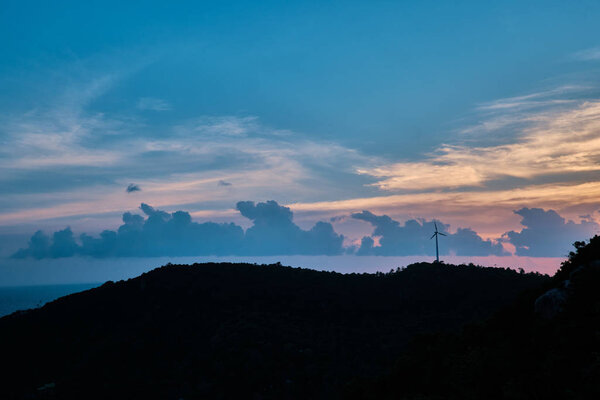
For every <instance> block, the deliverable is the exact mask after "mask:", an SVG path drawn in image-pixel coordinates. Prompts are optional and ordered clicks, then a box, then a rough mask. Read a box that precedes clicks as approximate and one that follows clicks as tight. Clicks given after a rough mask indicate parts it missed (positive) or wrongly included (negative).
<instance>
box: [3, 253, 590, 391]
mask: <svg viewBox="0 0 600 400" xmlns="http://www.w3.org/2000/svg"><path fill="white" fill-rule="evenodd" d="M580 251H583V250H582V249H580ZM573 258H576V255H574V256H573ZM586 262H588V261H586ZM571 263H574V264H573V265H575V266H577V265H579V264H582V265H583V261H582V262H581V263H579V262H578V261H571ZM589 263H591V261H590V262H588V264H589ZM586 265H587V264H586ZM594 265H595V264H594ZM574 268H575V267H573V266H571V265H568V266H566V267H563V271H562V272H561V273H562V275H560V274H561V273H559V274H558V275H557V277H554V278H552V279H551V278H549V277H547V276H542V275H539V274H523V273H518V272H515V271H512V270H507V269H501V268H482V267H476V266H473V265H469V266H467V265H461V266H453V265H444V264H427V263H421V264H414V265H411V266H409V267H407V268H405V269H403V270H401V271H396V272H391V273H388V274H348V275H344V274H339V273H332V272H318V271H313V270H307V269H299V268H289V267H283V266H281V265H278V264H277V265H250V264H195V265H189V266H188V265H167V266H164V267H162V268H158V269H156V270H153V271H151V272H148V273H146V274H143V275H141V276H140V277H137V278H135V279H130V280H128V281H121V282H117V283H113V282H108V283H106V284H104V285H103V286H101V287H99V288H95V289H91V290H88V291H85V292H81V293H78V294H73V295H70V296H66V297H63V298H61V299H58V300H56V301H54V302H52V303H49V304H47V305H46V306H44V307H43V308H41V309H36V310H30V311H26V312H18V313H15V314H12V315H10V316H7V317H4V318H2V319H0V350H1V357H2V358H1V360H2V364H3V367H4V368H3V369H4V372H3V373H2V375H1V378H0V379H1V381H0V398H3V399H4V398H8V399H10V398H17V399H21V398H73V399H90V398H132V399H148V398H160V399H180V398H183V399H192V398H255V399H262V398H340V397H356V398H363V397H366V398H385V397H390V398H404V397H406V398H415V399H416V398H419V399H424V398H485V397H486V396H483V397H482V396H480V395H481V394H482V393H484V392H485V393H486V394H491V395H490V396H487V397H488V398H538V397H528V396H527V395H528V393H523V392H522V390H524V389H527V388H528V387H529V386H523V384H522V382H521V381H523V380H527V379H529V377H530V376H535V379H540V380H539V382H540V383H546V382H547V380H544V379H546V378H549V377H550V375H548V374H553V373H558V372H563V369H567V370H568V371H567V372H569V374H570V375H569V374H567V375H564V379H565V380H568V379H569V380H571V379H575V378H576V379H577V382H583V383H581V384H585V382H587V381H586V379H587V376H588V375H589V376H597V372H598V371H597V369H598V365H599V364H598V357H599V356H598V355H599V354H600V353H598V352H597V351H598V350H599V348H598V346H597V344H598V330H597V327H598V325H597V324H596V325H593V324H595V323H597V322H598V319H597V316H598V297H597V292H598V291H597V290H595V292H594V293H596V294H595V296H596V297H594V299H595V300H594V301H596V303H594V304H595V305H594V304H591V303H589V301H590V299H588V298H587V297H585V296H588V294H586V293H588V292H589V291H592V288H590V287H588V286H589V285H590V284H591V283H589V282H591V280H592V279H596V281H594V282H596V283H597V281H598V267H597V266H589V267H586V269H584V270H583V272H582V271H581V269H580V270H579V271H580V272H579V274H580V275H577V276H581V278H578V279H576V278H573V277H571V282H572V284H571V286H570V288H571V289H568V290H571V291H572V292H573V293H575V294H573V295H572V296H571V297H569V299H568V302H567V303H566V306H564V307H563V305H562V303H561V307H563V308H564V311H562V312H561V313H559V314H558V315H555V314H556V313H555V312H554V311H553V309H552V308H551V307H550V309H546V310H545V311H544V310H542V311H543V312H545V313H546V314H548V315H549V316H548V315H545V316H544V317H542V316H540V315H538V314H539V312H540V311H539V310H538V314H534V301H535V299H536V298H537V297H539V296H540V295H541V294H543V293H544V292H545V291H547V290H549V289H551V288H552V287H558V286H560V285H563V283H561V282H562V281H563V280H564V279H569V277H570V276H571V275H572V272H573V271H571V270H574ZM590 271H591V272H590ZM589 274H591V275H590V276H591V278H590V277H588V275H589ZM594 274H595V275H594ZM586 285H587V286H586ZM597 287H598V286H597V285H596V286H595V288H597ZM565 293H566V292H565ZM578 293H584V294H583V295H582V296H584V297H581V296H579V295H578ZM578 296H579V297H578ZM565 298H566V297H565ZM515 301H517V303H516V305H513V306H512V307H510V308H507V307H508V306H509V305H511V304H514V302H515ZM546 303H548V302H546ZM550 303H552V302H550ZM552 304H553V303H552ZM594 307H595V308H594ZM501 309H503V310H504V311H502V312H501V313H500V314H498V315H497V316H496V317H494V318H492V319H491V320H489V321H488V322H485V323H484V324H475V323H476V322H478V321H486V320H488V319H489V317H490V316H492V314H494V313H495V312H497V311H498V310H501ZM590 315H591V317H590ZM588 317H589V318H596V319H595V320H593V321H592V320H591V319H589V318H588ZM465 324H472V325H470V327H469V328H468V329H466V330H465V331H464V332H463V331H462V327H463V326H465ZM594 329H595V330H594ZM461 332H462V333H461ZM578 332H580V336H581V337H579V336H578V335H579V333H578ZM594 334H595V335H596V336H594ZM564 335H566V336H564ZM415 337H416V339H414V338H415ZM409 343H410V344H409ZM594 346H595V347H594ZM594 349H595V350H594ZM567 350H568V351H567ZM592 350H594V351H596V353H593V352H592ZM565 352H566V353H567V354H571V353H573V354H575V355H574V356H573V357H571V358H569V357H568V356H567V355H566V354H564V353H565ZM583 353H585V354H586V357H584V358H585V360H582V359H581V357H582V356H581V354H583ZM563 357H567V359H565V358H563ZM594 357H595V358H594ZM594 363H595V364H594ZM575 364H576V365H575ZM574 365H575V366H574ZM539 368H543V371H539V370H538V369H539ZM572 368H575V369H572ZM582 368H588V369H589V370H588V369H586V370H585V371H582V370H581V369H582ZM594 368H596V369H595V370H594ZM532 374H533V375H532ZM585 374H588V375H585ZM590 374H591V375H590ZM594 374H596V375H594ZM561 379H563V378H562V375H561ZM573 382H575V381H573ZM487 384H490V385H495V386H496V389H495V390H492V391H491V392H489V393H488V392H487V391H486V390H487V389H486V387H487V386H486V385H487ZM578 384H579V383H578ZM555 386H560V387H561V388H564V385H563V386H561V383H560V382H556V385H555ZM511 390H514V392H515V393H516V394H517V395H515V396H513V397H511V393H512V392H511ZM574 393H576V394H577V392H574ZM505 394H506V396H504V395H505ZM519 395H520V397H519ZM502 396H504V397H502ZM573 398H577V397H573Z"/></svg>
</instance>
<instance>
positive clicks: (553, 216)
mask: <svg viewBox="0 0 600 400" xmlns="http://www.w3.org/2000/svg"><path fill="white" fill-rule="evenodd" d="M515 214H517V215H520V216H521V217H522V219H521V225H523V226H524V228H523V229H521V231H519V232H516V231H509V232H506V233H505V234H504V235H503V239H504V240H505V241H506V242H508V243H511V244H512V245H514V246H515V248H516V254H517V255H518V256H532V257H564V256H566V255H567V254H568V252H569V251H570V250H571V244H572V243H574V242H575V241H579V240H587V239H589V238H590V237H592V236H594V235H596V234H598V233H600V225H598V224H597V223H596V222H595V221H593V220H592V219H591V218H590V216H583V217H582V219H581V221H580V222H579V223H577V222H573V221H570V220H569V221H567V220H565V219H564V218H563V217H561V216H560V215H559V214H558V213H557V212H556V211H554V210H544V209H541V208H522V209H520V210H517V211H515Z"/></svg>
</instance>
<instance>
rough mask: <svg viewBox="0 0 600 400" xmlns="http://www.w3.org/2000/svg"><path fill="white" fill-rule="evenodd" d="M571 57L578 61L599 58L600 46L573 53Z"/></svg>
mask: <svg viewBox="0 0 600 400" xmlns="http://www.w3.org/2000/svg"><path fill="white" fill-rule="evenodd" d="M573 58H574V59H575V60H579V61H594V60H600V47H592V48H589V49H585V50H581V51H578V52H576V53H574V54H573Z"/></svg>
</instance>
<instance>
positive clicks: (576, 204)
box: [0, 0, 600, 265]
mask: <svg viewBox="0 0 600 400" xmlns="http://www.w3.org/2000/svg"><path fill="white" fill-rule="evenodd" d="M599 15H600V2H594V1H574V2H564V1H556V2H553V1H540V2H523V1H514V2H512V1H502V2H491V3H490V2H477V1H457V2H438V1H432V2H429V1H420V2H410V3H409V2H399V1H398V2H378V1H374V2H348V1H346V2H324V1H318V2H296V1H291V2H189V3H185V2H182V3H179V2H178V3H177V4H175V3H169V2H156V4H153V3H151V2H123V1H119V2H111V1H106V0H105V1H101V2H88V1H86V2H72V3H66V2H64V3H63V2H29V1H9V0H5V1H3V2H2V4H1V5H0V35H1V36H2V38H3V39H2V40H1V41H0V54H2V57H0V142H1V144H2V146H0V192H1V193H2V195H1V196H0V239H1V241H0V257H3V258H2V259H0V264H2V263H5V264H6V265H8V264H10V263H11V262H13V261H10V260H11V258H10V257H11V256H15V254H16V252H17V250H18V249H24V251H22V252H21V253H19V254H20V257H21V258H22V259H29V261H28V262H29V263H35V262H36V261H35V259H36V258H37V259H44V258H60V257H71V256H78V257H83V258H86V257H92V258H93V257H96V256H98V254H100V253H99V252H100V250H98V249H99V247H98V246H100V244H98V243H100V242H94V243H96V244H94V245H93V246H96V247H94V249H95V250H89V251H88V250H85V249H86V244H85V243H83V242H82V239H81V237H80V235H81V234H82V233H86V234H87V235H89V236H91V237H93V238H98V237H99V236H98V235H99V234H100V232H102V231H103V230H111V231H114V232H117V230H118V229H119V226H121V225H123V226H127V227H129V226H130V225H131V226H134V225H135V224H137V223H138V222H135V221H138V220H135V221H134V220H131V221H134V222H131V223H130V225H128V222H127V221H125V219H126V218H124V217H123V216H122V215H123V213H126V212H129V213H131V215H140V216H142V217H140V218H148V221H149V220H150V219H151V218H152V216H153V215H155V218H157V220H160V221H162V222H161V223H164V224H168V223H172V225H173V224H175V222H173V221H175V220H176V219H177V218H179V216H181V215H184V214H185V213H183V214H178V216H175V214H174V213H175V212H176V211H185V212H188V213H189V215H190V216H191V221H193V222H195V223H198V224H197V225H194V224H193V222H189V221H187V220H185V221H183V220H181V221H183V222H181V223H182V224H184V225H185V224H188V225H189V224H192V225H189V226H194V227H198V226H200V227H207V226H208V225H206V226H205V225H201V224H203V223H205V222H209V221H210V222H216V223H219V224H221V223H230V222H231V223H233V224H234V225H235V226H236V227H237V226H239V227H241V228H242V229H243V230H245V229H248V228H251V227H254V228H255V229H254V230H253V231H252V232H253V233H252V234H255V235H256V237H255V238H254V239H253V240H255V241H256V243H259V244H256V246H255V247H252V246H250V244H248V243H255V242H248V240H250V234H248V237H247V238H246V239H244V240H246V242H244V243H245V244H243V245H242V244H238V245H236V246H238V247H236V249H238V248H239V249H241V248H244V249H246V248H247V249H250V248H253V249H255V250H256V249H259V248H260V249H263V248H262V247H260V246H263V243H264V242H265V241H266V242H269V243H274V240H275V239H274V238H276V237H287V236H286V235H288V233H289V235H292V236H290V237H289V242H290V243H291V242H294V243H296V244H298V243H299V240H300V239H298V237H299V236H294V235H304V236H302V238H305V239H302V240H300V241H303V240H306V244H302V245H299V244H298V246H300V247H298V248H295V247H294V248H291V247H289V245H288V242H285V240H287V239H285V240H284V239H282V240H284V242H282V244H281V245H280V246H279V245H275V244H273V246H272V247H268V248H267V247H265V248H264V250H260V251H259V250H256V251H254V252H253V251H251V250H244V251H242V250H235V251H233V250H229V248H227V249H228V250H223V251H222V252H221V253H218V254H214V255H219V254H221V255H227V254H229V253H231V254H232V255H236V256H246V255H247V256H251V255H253V254H254V255H259V256H262V255H265V256H266V255H269V256H271V255H278V254H279V253H281V254H282V255H285V254H304V255H328V254H329V255H332V254H342V253H343V254H345V255H346V256H349V255H352V256H356V257H359V255H361V254H363V255H370V256H377V255H380V256H386V255H387V256H409V255H411V256H412V255H418V253H419V251H421V253H422V254H423V255H429V256H430V255H431V251H433V249H432V248H431V246H430V245H431V242H429V241H428V239H429V237H428V236H429V235H430V234H429V232H431V229H430V228H431V226H432V225H431V224H432V221H433V220H435V221H439V222H438V223H439V224H440V225H441V226H443V229H444V230H445V231H447V232H448V233H451V234H452V235H453V236H452V237H451V239H449V240H450V241H448V242H446V244H447V247H446V250H445V251H446V253H449V254H451V255H461V254H462V255H464V256H478V257H482V256H483V257H485V256H490V257H502V256H506V257H509V258H510V259H511V260H513V261H514V260H515V259H517V258H515V256H523V257H540V259H541V258H543V257H558V258H560V257H564V255H566V254H567V252H568V251H569V246H570V243H572V242H573V241H574V240H584V239H587V238H589V237H590V236H591V235H593V234H595V233H597V232H599V231H600V225H598V223H600V213H598V210H600V39H599V38H600V24H598V16H599ZM269 200H273V201H274V202H270V203H266V202H267V201H269ZM248 201H249V202H255V203H254V204H252V203H240V204H241V206H240V205H239V204H238V202H248ZM142 203H144V204H146V205H149V206H150V208H145V209H140V205H141V204H142ZM263 206H264V208H261V207H263ZM285 207H288V208H289V210H288V211H286V208H285ZM142 208H143V207H142ZM159 210H162V211H164V212H165V213H163V214H155V213H159V212H160V211H159ZM363 211H364V212H363ZM292 213H293V216H292ZM128 215H129V214H128ZM384 216H388V217H389V218H388V217H384ZM132 218H133V217H132ZM161 218H162V219H161ZM181 218H184V219H185V218H187V217H185V216H184V217H181ZM386 218H387V219H386ZM140 221H142V220H140ZM169 221H170V222H169ZM177 221H179V220H177ZM319 221H321V223H320V224H317V226H315V224H316V223H317V222H319ZM407 221H408V222H407ZM140 223H143V221H142V222H140ZM177 223H179V222H177ZM412 223H414V224H417V225H418V226H417V225H411V224H412ZM188 225H185V226H188ZM136 226H137V225H136ZM140 226H141V225H140ZM157 226H158V225H157ZM161 226H162V225H161ZM166 226H167V225H165V227H166ZM178 226H180V225H177V224H175V225H173V226H171V225H169V228H168V229H173V232H188V231H187V230H180V231H177V230H178V229H179V228H177V227H178ZM181 226H183V225H181ZM223 226H225V225H223ZM281 226H284V228H281ZM313 226H315V228H317V229H316V230H315V229H313ZM329 226H330V227H331V228H332V231H331V232H330V231H329V230H328V229H329ZM67 227H69V228H70V232H72V234H73V238H74V239H73V240H75V242H76V244H77V246H78V247H77V249H76V250H73V251H67V250H65V251H66V252H63V253H60V252H53V251H54V250H44V251H46V252H45V253H43V252H42V253H35V251H36V250H35V248H34V247H35V246H36V244H35V243H33V244H32V242H31V241H30V237H31V236H32V235H33V234H34V233H35V232H36V231H38V230H42V231H43V232H44V234H45V235H47V238H48V240H50V242H48V243H49V244H48V246H52V240H56V241H59V240H62V239H61V237H62V236H60V235H59V236H58V237H56V238H55V239H52V235H53V233H54V232H55V231H61V230H64V229H65V228H67ZM127 229H129V228H127ZM136 229H137V228H136ZM140 229H142V228H140ZM148 229H150V228H148ZM156 229H157V231H156V232H163V233H164V232H166V230H168V229H167V228H160V229H159V228H156ZM182 229H183V228H182ZM185 229H188V228H185ZM190 229H192V228H190ZM193 229H196V228H193ZM202 229H204V228H197V235H198V240H199V241H202V240H204V239H203V238H204V236H202V235H205V234H206V233H203V232H205V231H203V230H202ZM232 229H234V230H235V229H237V228H232ZM261 229H262V230H261ZM311 229H313V230H311ZM305 231H306V232H308V233H302V232H305ZM317 231H318V232H317ZM148 232H149V233H148ZM152 232H154V231H152ZM152 232H151V231H150V230H148V231H147V235H146V234H145V235H146V236H140V238H142V239H139V240H156V241H157V242H156V243H162V242H160V240H162V239H160V238H159V239H157V238H156V235H160V234H159V233H157V234H156V235H155V236H152V235H151V233H152ZM189 232H192V231H189ZM189 232H188V233H186V235H188V236H189V235H192V233H189ZM194 232H196V230H194ZM231 232H233V233H231V234H232V235H237V233H235V232H237V231H235V232H234V231H231ZM290 232H291V233H290ZM298 232H300V233H298ZM315 232H316V233H315ZM415 232H418V234H417V233H415ZM67 233H68V232H67ZM313 233H314V235H313ZM161 234H162V233H161ZM194 234H196V233H194ZM242 234H243V233H242ZM66 235H67V234H66ZM172 235H176V233H172ZM228 235H229V233H228ZM311 235H313V236H311ZM341 235H343V237H342V236H341ZM415 235H416V236H415ZM419 235H424V236H423V237H424V239H423V238H422V237H421V236H419ZM67 236H68V235H67ZM417 236H418V240H417V241H411V240H412V239H414V238H415V237H417ZM425 236H427V237H425ZM65 237H66V236H65ZM150 237H152V238H153V239H148V238H150ZM324 237H327V238H328V239H323V238H324ZM40 238H42V236H40ZM223 238H224V239H223V240H230V236H223ZM329 239H331V240H332V241H331V245H330V244H328V243H330V242H329V241H328V240H329ZM442 239H445V238H442ZM40 240H41V239H40ZM69 240H70V239H69ZM98 240H101V239H98ZM102 240H104V239H102ZM107 240H108V239H107ZM115 240H125V239H122V238H121V236H119V238H118V239H115ZM128 240H129V239H128ZM136 240H137V239H136ZM215 240H216V239H215ZM219 240H220V239H219ZM231 240H233V239H231ZM240 240H241V239H240ZM419 240H420V241H419ZM423 240H425V242H423ZM452 240H454V241H452ZM422 242H423V243H424V244H422ZM90 243H91V242H90ZM106 243H108V242H102V243H101V245H102V246H104V244H106ZM153 243H155V242H148V246H150V247H154V244H153ZM240 243H241V242H240ZM302 243H304V242H302ZM469 243H471V244H472V245H471V244H469ZM296 244H294V246H295V245H296ZM559 244H560V245H559ZM90 246H92V245H90ZM123 246H125V244H123ZM190 246H193V243H192V244H190ZM232 246H233V245H232ZM239 246H241V247H239ZM244 246H246V247H244ZM257 246H258V247H257ZM302 246H304V247H302ZM319 246H320V247H319ZM328 246H329V247H328ZM331 246H333V247H331ZM336 246H337V247H336ZM407 246H410V249H413V250H414V251H409V250H406V249H407V248H408V247H407ZM55 247H56V246H55ZM80 247H81V249H84V250H81V249H80ZM167 247H168V246H167ZM50 248H51V247H48V249H50ZM421 248H423V249H426V250H419V249H421ZM27 249H29V250H27ZM90 249H91V247H90ZM111 249H112V248H111ZM140 249H141V247H140ZM211 249H212V248H211ZM319 249H321V250H319ZM331 249H334V250H331ZM335 249H337V250H335ZM330 250H331V251H330ZM40 251H41V250H40ZM56 251H58V250H56ZM86 251H88V252H87V253H86ZM107 251H108V250H107ZM169 251H171V250H169ZM169 251H167V253H168V254H159V253H152V254H150V253H148V254H146V253H144V252H143V251H142V250H139V251H138V252H137V253H135V254H133V253H132V254H131V255H135V256H168V255H171V254H173V255H181V256H183V255H185V256H194V255H195V254H193V251H192V252H190V251H189V249H187V248H186V249H185V251H183V252H182V253H181V252H179V253H178V252H177V251H175V253H173V252H171V253H169ZM178 251H179V250H178ZM361 251H362V253H361ZM206 252H208V253H210V252H212V250H206ZM34 253H35V254H38V256H34ZM126 253H127V252H126V251H124V250H119V251H117V250H110V252H108V253H106V254H103V255H105V256H110V257H120V256H124V255H128V254H126ZM180 253H181V254H180ZM184 253H185V254H184ZM208 253H207V254H208ZM511 254H512V256H511ZM198 255H204V254H198ZM365 260H366V258H365ZM513 261H511V262H513ZM40 262H41V261H40ZM528 262H529V261H528ZM553 262H554V263H555V264H556V261H553ZM11 265H12V264H11Z"/></svg>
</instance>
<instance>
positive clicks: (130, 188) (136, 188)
mask: <svg viewBox="0 0 600 400" xmlns="http://www.w3.org/2000/svg"><path fill="white" fill-rule="evenodd" d="M141 190H142V189H141V188H140V187H139V186H138V185H136V184H135V183H130V184H129V185H128V186H127V189H125V191H126V192H127V193H132V192H140V191H141Z"/></svg>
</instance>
